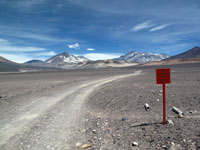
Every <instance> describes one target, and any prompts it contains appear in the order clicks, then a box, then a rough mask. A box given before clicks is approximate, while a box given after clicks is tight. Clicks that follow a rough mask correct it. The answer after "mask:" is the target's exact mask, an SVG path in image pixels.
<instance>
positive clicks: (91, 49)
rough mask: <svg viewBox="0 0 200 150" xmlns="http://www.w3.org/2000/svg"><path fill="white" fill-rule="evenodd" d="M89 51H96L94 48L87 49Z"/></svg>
mask: <svg viewBox="0 0 200 150" xmlns="http://www.w3.org/2000/svg"><path fill="white" fill-rule="evenodd" d="M87 51H95V49H94V48H87Z"/></svg>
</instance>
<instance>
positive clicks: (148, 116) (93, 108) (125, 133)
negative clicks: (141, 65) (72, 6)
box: [85, 67, 200, 150]
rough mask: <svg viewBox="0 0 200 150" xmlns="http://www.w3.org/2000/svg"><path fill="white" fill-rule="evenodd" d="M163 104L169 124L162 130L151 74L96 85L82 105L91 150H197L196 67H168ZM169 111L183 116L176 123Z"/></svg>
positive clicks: (158, 89)
mask: <svg viewBox="0 0 200 150" xmlns="http://www.w3.org/2000/svg"><path fill="white" fill-rule="evenodd" d="M166 101H167V120H169V123H168V124H167V125H163V124H162V114H163V113H162V85H157V84H156V81H155V69H145V70H143V73H142V75H140V76H136V77H133V78H127V79H124V80H118V81H114V82H112V83H108V84H105V85H103V86H101V87H100V88H99V89H98V90H96V91H95V92H94V93H93V94H92V95H90V97H89V98H88V101H87V103H86V106H85V107H87V115H86V116H87V117H86V125H85V126H86V128H87V132H86V135H87V138H88V140H89V142H90V143H91V145H93V147H92V148H91V149H98V150H100V149H102V150H123V149H124V150H131V149H141V150H145V149H148V150H149V149H152V150H155V149H166V150H168V149H170V150H182V149H183V150H196V149H200V107H199V106H200V67H195V68H191V67H190V68H184V67H180V68H179V67H175V68H172V69H171V84H167V85H166ZM145 103H148V104H149V105H150V110H149V111H146V110H145V109H144V104H145ZM173 106H175V107H177V108H179V109H180V110H182V111H183V112H184V116H183V117H182V118H181V117H178V115H177V114H175V113H174V112H172V107H173Z"/></svg>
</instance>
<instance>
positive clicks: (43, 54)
mask: <svg viewBox="0 0 200 150" xmlns="http://www.w3.org/2000/svg"><path fill="white" fill-rule="evenodd" d="M54 55H56V52H54V51H47V52H37V53H35V54H34V56H36V57H38V56H46V57H47V56H54Z"/></svg>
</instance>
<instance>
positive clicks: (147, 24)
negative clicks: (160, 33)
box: [131, 20, 154, 32]
mask: <svg viewBox="0 0 200 150" xmlns="http://www.w3.org/2000/svg"><path fill="white" fill-rule="evenodd" d="M153 26H154V25H153V24H152V21H150V20H148V21H145V22H143V23H140V24H137V25H136V26H134V27H133V28H132V29H131V31H134V32H136V31H140V30H142V29H148V28H151V27H153Z"/></svg>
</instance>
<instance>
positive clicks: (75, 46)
mask: <svg viewBox="0 0 200 150" xmlns="http://www.w3.org/2000/svg"><path fill="white" fill-rule="evenodd" d="M68 47H69V48H80V47H79V44H78V43H75V44H69V45H68Z"/></svg>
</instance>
